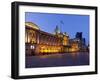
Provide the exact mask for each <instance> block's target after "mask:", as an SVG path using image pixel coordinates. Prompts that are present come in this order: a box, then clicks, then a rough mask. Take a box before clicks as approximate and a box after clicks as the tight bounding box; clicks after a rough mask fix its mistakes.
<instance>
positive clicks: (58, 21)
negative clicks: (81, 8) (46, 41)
mask: <svg viewBox="0 0 100 81" xmlns="http://www.w3.org/2000/svg"><path fill="white" fill-rule="evenodd" d="M25 22H33V23H35V24H36V25H38V26H39V27H40V29H41V30H42V31H45V32H49V33H54V29H55V27H56V26H57V25H58V26H59V28H60V30H61V32H67V34H68V35H69V36H70V38H75V35H76V32H83V37H84V38H85V39H86V42H87V43H88V42H89V15H74V14H51V13H34V12H25Z"/></svg>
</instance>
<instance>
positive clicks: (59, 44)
mask: <svg viewBox="0 0 100 81" xmlns="http://www.w3.org/2000/svg"><path fill="white" fill-rule="evenodd" d="M25 46H26V47H25V50H26V52H25V53H26V55H41V54H42V55H44V54H54V53H66V52H77V51H79V42H78V41H75V40H74V39H73V40H71V39H70V38H69V36H68V34H67V33H66V32H64V33H62V32H61V31H60V29H59V27H58V26H56V27H55V29H54V33H53V34H52V33H48V32H44V31H42V29H40V28H39V27H38V26H37V25H36V24H34V23H31V22H26V23H25Z"/></svg>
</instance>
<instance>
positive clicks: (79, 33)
mask: <svg viewBox="0 0 100 81" xmlns="http://www.w3.org/2000/svg"><path fill="white" fill-rule="evenodd" d="M76 38H78V39H80V40H82V32H77V33H76Z"/></svg>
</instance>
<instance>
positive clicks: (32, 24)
mask: <svg viewBox="0 0 100 81" xmlns="http://www.w3.org/2000/svg"><path fill="white" fill-rule="evenodd" d="M25 26H28V27H31V28H34V29H36V30H39V29H40V28H39V27H38V26H37V25H36V24H34V23H32V22H25Z"/></svg>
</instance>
